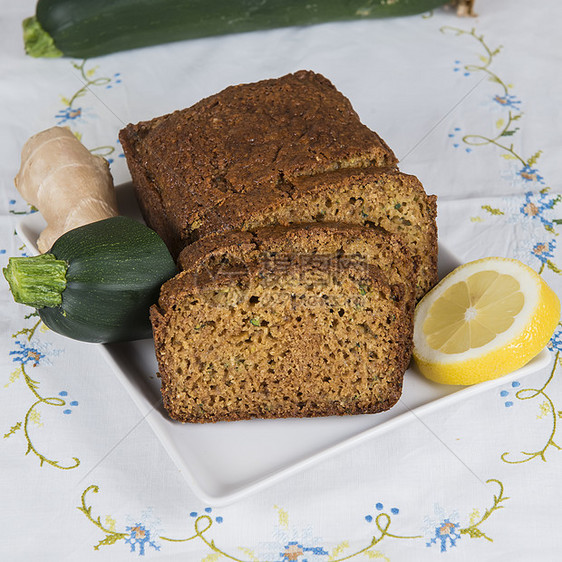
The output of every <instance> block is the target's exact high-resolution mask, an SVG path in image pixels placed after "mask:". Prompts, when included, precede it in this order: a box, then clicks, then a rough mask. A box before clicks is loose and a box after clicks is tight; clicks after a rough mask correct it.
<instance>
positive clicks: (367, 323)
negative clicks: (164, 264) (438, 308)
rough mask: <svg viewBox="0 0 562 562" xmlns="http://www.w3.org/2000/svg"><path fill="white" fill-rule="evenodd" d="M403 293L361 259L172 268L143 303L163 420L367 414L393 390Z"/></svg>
mask: <svg viewBox="0 0 562 562" xmlns="http://www.w3.org/2000/svg"><path fill="white" fill-rule="evenodd" d="M412 302H413V296H412V292H411V291H410V295H409V296H408V292H407V291H406V289H405V287H404V285H395V284H394V285H391V284H389V283H388V282H387V281H386V280H385V279H384V278H382V277H381V275H380V271H379V270H378V269H377V268H375V267H373V266H371V265H367V264H365V263H362V262H353V261H350V260H343V261H342V262H339V261H338V260H332V261H329V262H324V263H322V264H320V265H319V264H318V263H317V261H316V260H314V258H310V259H309V260H307V259H306V258H305V257H303V256H299V257H298V260H296V261H291V260H289V261H288V262H285V263H284V264H283V265H282V266H280V265H279V264H276V263H270V264H269V266H268V267H267V268H266V267H265V265H264V262H261V263H257V264H255V266H249V267H245V268H243V269H240V268H236V267H232V268H229V267H223V268H221V269H220V270H218V271H215V272H211V271H209V272H208V274H206V275H198V276H194V275H193V273H192V272H189V271H184V272H181V273H180V274H178V275H177V276H176V277H175V278H173V279H172V280H170V281H168V282H167V283H166V284H165V285H164V286H163V289H162V293H161V296H160V301H159V306H158V307H153V308H152V309H151V318H152V322H153V326H154V339H155V344H156V355H157V358H158V362H159V369H160V377H161V379H162V396H163V400H164V405H165V407H166V409H167V410H168V412H169V414H170V416H171V417H172V418H173V419H176V420H179V421H182V422H214V421H221V420H228V421H232V420H242V419H250V418H256V417H258V418H284V417H311V416H328V415H343V414H359V413H374V412H379V411H383V410H387V409H389V408H390V407H391V406H392V405H393V404H394V403H395V402H396V401H397V400H398V398H399V397H400V393H401V390H402V378H403V374H404V371H405V370H406V368H407V365H408V362H409V360H410V354H411V345H412V310H411V309H412Z"/></svg>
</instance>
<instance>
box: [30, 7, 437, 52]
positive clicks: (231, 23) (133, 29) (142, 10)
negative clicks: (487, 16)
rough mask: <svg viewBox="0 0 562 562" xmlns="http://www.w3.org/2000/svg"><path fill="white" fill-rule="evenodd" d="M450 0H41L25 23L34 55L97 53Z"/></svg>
mask: <svg viewBox="0 0 562 562" xmlns="http://www.w3.org/2000/svg"><path fill="white" fill-rule="evenodd" d="M446 3H447V0H316V1H314V2H312V1H308V0H39V1H38V3H37V8H36V15H35V16H33V17H31V18H27V19H26V20H25V21H24V42H25V48H26V51H27V53H28V54H30V55H32V56H34V57H56V56H61V55H64V56H70V57H80V58H89V57H95V56H99V55H106V54H108V53H113V52H117V51H123V50H127V49H133V48H137V47H146V46H150V45H157V44H160V43H168V42H171V41H180V40H184V39H195V38H199V37H208V36H212V35H224V34H228V33H240V32H246V31H256V30H264V29H273V28H279V27H287V26H299V25H312V24H318V23H325V22H333V21H346V20H358V19H368V18H383V17H391V16H406V15H412V14H418V13H421V12H425V11H427V10H431V9H433V8H436V7H437V6H441V5H443V4H446Z"/></svg>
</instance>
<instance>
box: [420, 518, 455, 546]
mask: <svg viewBox="0 0 562 562" xmlns="http://www.w3.org/2000/svg"><path fill="white" fill-rule="evenodd" d="M458 528H459V523H453V522H452V521H450V520H449V519H444V520H443V521H442V522H441V523H440V524H439V525H438V526H437V527H435V536H434V537H432V538H431V539H430V540H429V542H428V543H426V546H428V547H430V546H432V545H434V544H438V543H439V545H440V548H441V552H446V550H447V546H449V547H451V546H456V545H457V541H458V540H459V539H460V538H461V534H460V533H459V532H458Z"/></svg>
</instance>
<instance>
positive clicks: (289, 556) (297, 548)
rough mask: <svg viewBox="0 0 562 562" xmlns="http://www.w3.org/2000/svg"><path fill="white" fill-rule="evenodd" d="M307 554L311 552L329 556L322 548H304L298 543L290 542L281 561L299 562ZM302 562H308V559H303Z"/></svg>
mask: <svg viewBox="0 0 562 562" xmlns="http://www.w3.org/2000/svg"><path fill="white" fill-rule="evenodd" d="M307 552H310V553H311V554H313V555H322V556H327V555H328V552H326V551H325V550H324V549H323V548H322V547H321V546H303V545H302V544H300V543H299V542H297V541H290V542H289V543H288V544H287V545H285V551H284V552H281V553H280V554H281V556H282V558H281V560H282V561H283V562H292V561H294V560H299V558H300V557H301V556H304V555H305V553H307ZM300 562H307V559H306V558H303V559H302V560H300Z"/></svg>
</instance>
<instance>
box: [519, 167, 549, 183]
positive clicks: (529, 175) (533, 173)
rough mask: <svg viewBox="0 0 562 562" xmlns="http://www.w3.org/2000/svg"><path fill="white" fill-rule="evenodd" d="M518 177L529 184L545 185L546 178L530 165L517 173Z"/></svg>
mask: <svg viewBox="0 0 562 562" xmlns="http://www.w3.org/2000/svg"><path fill="white" fill-rule="evenodd" d="M517 175H518V176H520V177H522V178H523V179H524V180H525V181H527V182H535V183H544V181H543V180H544V178H543V177H542V176H541V175H540V174H539V171H538V170H537V169H536V168H531V166H529V165H528V164H526V165H525V166H523V168H521V169H520V170H519V171H518V172H517Z"/></svg>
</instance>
